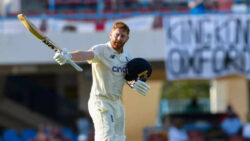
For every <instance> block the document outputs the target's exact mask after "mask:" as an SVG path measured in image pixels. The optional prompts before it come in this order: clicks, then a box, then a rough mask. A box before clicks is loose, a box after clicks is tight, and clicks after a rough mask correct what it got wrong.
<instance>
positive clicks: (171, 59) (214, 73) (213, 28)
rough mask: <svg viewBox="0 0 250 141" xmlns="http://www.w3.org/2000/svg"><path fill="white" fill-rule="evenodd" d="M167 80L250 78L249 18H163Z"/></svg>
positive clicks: (193, 16) (227, 16) (194, 16)
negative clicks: (239, 76)
mask: <svg viewBox="0 0 250 141" xmlns="http://www.w3.org/2000/svg"><path fill="white" fill-rule="evenodd" d="M164 31H165V35H166V59H167V60H166V68H167V75H168V79H169V80H177V79H212V78H215V77H220V76H226V75H230V74H242V75H245V76H246V77H247V78H250V47H249V44H250V37H249V33H250V15H244V14H240V15H225V14H215V15H180V16H174V17H165V18H164Z"/></svg>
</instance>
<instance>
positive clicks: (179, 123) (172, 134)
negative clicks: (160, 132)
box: [168, 118, 189, 141]
mask: <svg viewBox="0 0 250 141" xmlns="http://www.w3.org/2000/svg"><path fill="white" fill-rule="evenodd" d="M188 140H189V139H188V135H187V132H186V131H185V130H184V129H183V120H182V119H180V118H175V119H174V120H173V126H171V127H170V128H169V131H168V141H188Z"/></svg>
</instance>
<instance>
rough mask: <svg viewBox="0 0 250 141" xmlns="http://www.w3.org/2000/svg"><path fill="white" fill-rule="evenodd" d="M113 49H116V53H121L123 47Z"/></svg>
mask: <svg viewBox="0 0 250 141" xmlns="http://www.w3.org/2000/svg"><path fill="white" fill-rule="evenodd" d="M113 49H114V50H116V51H117V52H118V53H122V52H123V48H119V49H117V48H113Z"/></svg>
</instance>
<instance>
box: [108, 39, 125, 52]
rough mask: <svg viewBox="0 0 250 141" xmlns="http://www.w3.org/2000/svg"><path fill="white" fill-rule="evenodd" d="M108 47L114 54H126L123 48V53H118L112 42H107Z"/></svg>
mask: <svg viewBox="0 0 250 141" xmlns="http://www.w3.org/2000/svg"><path fill="white" fill-rule="evenodd" d="M107 45H108V47H109V48H110V49H111V50H112V52H113V53H116V54H123V53H124V52H125V50H124V48H123V51H122V53H119V52H117V51H116V50H115V49H114V48H113V47H112V45H111V43H110V41H109V42H107Z"/></svg>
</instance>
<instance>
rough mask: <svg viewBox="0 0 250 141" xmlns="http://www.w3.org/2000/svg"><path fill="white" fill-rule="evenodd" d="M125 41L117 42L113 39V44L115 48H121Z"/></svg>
mask: <svg viewBox="0 0 250 141" xmlns="http://www.w3.org/2000/svg"><path fill="white" fill-rule="evenodd" d="M124 44H125V43H124V42H116V41H111V45H112V47H113V48H114V49H115V50H120V49H122V48H123V46H124Z"/></svg>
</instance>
